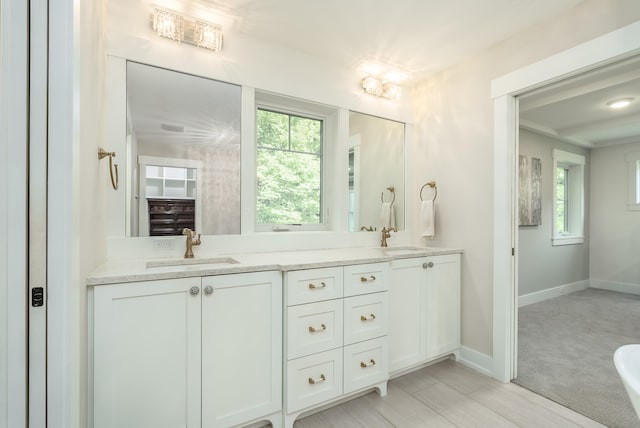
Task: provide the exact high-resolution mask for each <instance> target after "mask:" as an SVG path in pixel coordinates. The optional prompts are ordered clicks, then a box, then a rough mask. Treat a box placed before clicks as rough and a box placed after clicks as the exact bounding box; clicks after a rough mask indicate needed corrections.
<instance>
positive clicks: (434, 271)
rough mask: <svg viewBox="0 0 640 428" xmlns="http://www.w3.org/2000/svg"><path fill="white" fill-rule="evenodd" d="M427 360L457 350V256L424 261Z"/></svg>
mask: <svg viewBox="0 0 640 428" xmlns="http://www.w3.org/2000/svg"><path fill="white" fill-rule="evenodd" d="M426 272H427V287H426V288H427V332H426V337H427V359H430V358H433V357H436V356H438V355H442V354H446V353H448V352H452V351H455V350H457V349H458V348H459V347H460V255H459V254H450V255H445V256H434V257H429V258H427V269H426Z"/></svg>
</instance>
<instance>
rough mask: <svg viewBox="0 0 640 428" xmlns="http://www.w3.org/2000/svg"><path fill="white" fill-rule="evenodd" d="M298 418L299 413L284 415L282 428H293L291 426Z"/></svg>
mask: <svg viewBox="0 0 640 428" xmlns="http://www.w3.org/2000/svg"><path fill="white" fill-rule="evenodd" d="M298 416H300V413H292V414H290V415H284V428H293V424H294V422H295V421H296V419H297V418H298ZM274 426H275V425H274Z"/></svg>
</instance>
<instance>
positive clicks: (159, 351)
mask: <svg viewBox="0 0 640 428" xmlns="http://www.w3.org/2000/svg"><path fill="white" fill-rule="evenodd" d="M200 282H201V280H200V278H199V277H197V278H181V279H171V280H160V281H145V282H134V283H127V284H115V285H102V286H97V287H95V288H94V292H93V293H94V306H93V307H94V327H93V337H94V340H93V355H94V357H93V361H94V369H93V370H94V425H93V426H94V427H95V428H112V427H118V428H127V427H131V428H137V427H167V428H168V427H199V426H200V375H201V370H200V351H201V348H200V331H201V330H200V321H201V320H200V307H201V300H200V295H201V293H200Z"/></svg>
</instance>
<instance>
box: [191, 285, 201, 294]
mask: <svg viewBox="0 0 640 428" xmlns="http://www.w3.org/2000/svg"><path fill="white" fill-rule="evenodd" d="M199 292H200V287H197V286H195V285H194V286H193V287H191V288H190V289H189V293H191V295H192V296H195V295H197V294H198V293H199Z"/></svg>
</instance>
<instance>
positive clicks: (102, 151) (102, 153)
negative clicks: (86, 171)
mask: <svg viewBox="0 0 640 428" xmlns="http://www.w3.org/2000/svg"><path fill="white" fill-rule="evenodd" d="M107 156H109V176H111V185H112V186H113V190H118V164H115V165H114V164H113V158H114V157H115V156H116V152H108V151H106V150H105V149H103V148H102V147H100V148H98V159H102V158H106V157H107ZM114 167H115V170H116V178H115V179H114V178H113V170H114Z"/></svg>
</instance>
